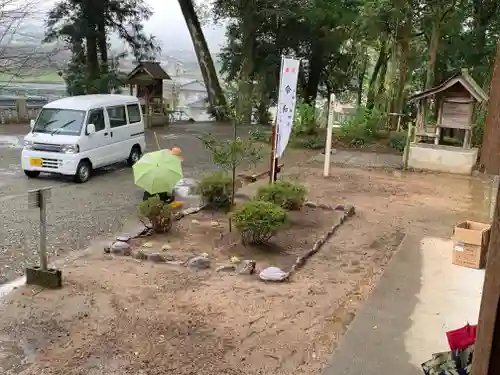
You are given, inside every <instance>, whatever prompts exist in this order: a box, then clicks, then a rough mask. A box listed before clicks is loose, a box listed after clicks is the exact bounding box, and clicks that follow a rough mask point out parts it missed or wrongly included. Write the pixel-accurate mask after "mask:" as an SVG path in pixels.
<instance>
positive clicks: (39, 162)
mask: <svg viewBox="0 0 500 375" xmlns="http://www.w3.org/2000/svg"><path fill="white" fill-rule="evenodd" d="M30 165H31V166H32V167H41V166H42V159H37V158H31V159H30Z"/></svg>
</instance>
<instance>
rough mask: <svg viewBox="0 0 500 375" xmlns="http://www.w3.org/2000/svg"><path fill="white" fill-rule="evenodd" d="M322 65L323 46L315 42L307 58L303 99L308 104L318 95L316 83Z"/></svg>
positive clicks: (323, 65)
mask: <svg viewBox="0 0 500 375" xmlns="http://www.w3.org/2000/svg"><path fill="white" fill-rule="evenodd" d="M324 67H325V63H324V59H323V46H322V45H321V43H316V44H314V45H313V46H312V51H311V58H310V60H309V76H308V79H307V84H306V91H305V100H304V101H305V102H306V103H307V104H309V105H313V104H314V102H315V101H316V97H317V96H318V85H319V81H320V79H321V72H322V71H323V69H324Z"/></svg>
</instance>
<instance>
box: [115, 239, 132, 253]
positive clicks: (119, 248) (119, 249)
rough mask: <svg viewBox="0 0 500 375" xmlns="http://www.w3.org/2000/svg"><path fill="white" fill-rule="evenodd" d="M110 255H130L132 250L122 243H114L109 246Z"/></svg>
mask: <svg viewBox="0 0 500 375" xmlns="http://www.w3.org/2000/svg"><path fill="white" fill-rule="evenodd" d="M110 250H111V253H113V254H116V255H130V254H131V252H132V250H131V249H130V245H129V244H128V243H126V242H123V241H115V242H113V244H112V245H111V249H110Z"/></svg>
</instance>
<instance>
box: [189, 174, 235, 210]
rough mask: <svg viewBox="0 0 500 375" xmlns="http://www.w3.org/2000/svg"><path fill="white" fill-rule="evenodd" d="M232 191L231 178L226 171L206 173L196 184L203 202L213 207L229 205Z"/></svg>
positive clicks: (218, 207)
mask: <svg viewBox="0 0 500 375" xmlns="http://www.w3.org/2000/svg"><path fill="white" fill-rule="evenodd" d="M232 191H233V180H232V178H231V177H230V176H229V175H228V174H227V173H226V172H222V171H221V172H215V173H212V174H208V175H206V176H204V177H202V179H201V180H200V182H199V183H198V185H197V186H196V192H197V194H199V195H200V196H201V200H202V202H203V204H205V205H207V206H210V207H212V208H215V209H220V208H224V207H229V206H230V204H231V194H232Z"/></svg>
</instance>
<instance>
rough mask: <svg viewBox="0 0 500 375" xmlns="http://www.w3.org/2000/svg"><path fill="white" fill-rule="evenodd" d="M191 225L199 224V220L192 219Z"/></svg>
mask: <svg viewBox="0 0 500 375" xmlns="http://www.w3.org/2000/svg"><path fill="white" fill-rule="evenodd" d="M191 223H192V224H200V221H199V220H196V219H193V220H191Z"/></svg>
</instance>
